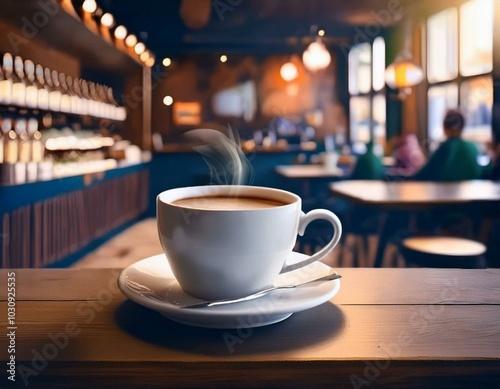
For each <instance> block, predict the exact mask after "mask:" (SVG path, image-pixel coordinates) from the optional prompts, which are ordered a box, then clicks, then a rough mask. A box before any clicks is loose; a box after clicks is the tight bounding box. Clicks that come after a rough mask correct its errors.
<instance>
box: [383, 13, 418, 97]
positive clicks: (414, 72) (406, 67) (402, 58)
mask: <svg viewBox="0 0 500 389" xmlns="http://www.w3.org/2000/svg"><path fill="white" fill-rule="evenodd" d="M405 30H406V31H405V35H404V39H405V41H404V46H403V49H402V50H401V52H400V53H399V54H398V55H397V56H396V59H395V60H394V62H393V63H392V64H390V65H389V66H388V67H387V68H386V69H385V82H386V84H387V85H389V86H390V87H391V88H393V89H403V90H406V89H407V88H410V87H412V86H415V85H417V84H419V83H420V82H422V80H423V79H424V71H423V70H422V68H421V67H420V66H419V65H418V64H417V63H416V62H415V60H414V59H413V56H412V42H411V39H412V36H411V31H412V24H411V22H410V21H408V22H407V23H406V26H405Z"/></svg>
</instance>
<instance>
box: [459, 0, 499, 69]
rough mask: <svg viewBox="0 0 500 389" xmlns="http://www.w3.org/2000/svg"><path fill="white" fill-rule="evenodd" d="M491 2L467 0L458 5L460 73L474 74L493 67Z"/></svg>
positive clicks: (487, 0)
mask: <svg viewBox="0 0 500 389" xmlns="http://www.w3.org/2000/svg"><path fill="white" fill-rule="evenodd" d="M492 15H493V2H492V1H489V0H486V1H485V0H473V1H468V2H467V3H465V4H463V5H462V6H461V7H460V73H461V74H462V75H463V76H474V75H477V74H483V73H487V72H491V70H492V69H493V17H492Z"/></svg>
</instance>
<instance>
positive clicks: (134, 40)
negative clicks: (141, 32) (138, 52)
mask: <svg viewBox="0 0 500 389" xmlns="http://www.w3.org/2000/svg"><path fill="white" fill-rule="evenodd" d="M136 43H137V37H136V36H135V35H134V34H132V35H129V36H128V37H127V38H126V39H125V44H126V45H127V46H128V47H134V46H135V44H136Z"/></svg>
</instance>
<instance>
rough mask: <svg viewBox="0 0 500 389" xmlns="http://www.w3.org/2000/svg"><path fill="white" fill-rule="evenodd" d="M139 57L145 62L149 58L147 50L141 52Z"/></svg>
mask: <svg viewBox="0 0 500 389" xmlns="http://www.w3.org/2000/svg"><path fill="white" fill-rule="evenodd" d="M139 58H140V59H141V61H142V62H146V61H147V60H148V59H149V53H148V52H147V51H145V52H144V53H142V54H141V55H140V57H139Z"/></svg>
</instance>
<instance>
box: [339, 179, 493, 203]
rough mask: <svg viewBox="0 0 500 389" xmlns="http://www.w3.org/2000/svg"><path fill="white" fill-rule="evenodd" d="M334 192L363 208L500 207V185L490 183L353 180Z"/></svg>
mask: <svg viewBox="0 0 500 389" xmlns="http://www.w3.org/2000/svg"><path fill="white" fill-rule="evenodd" d="M330 191H331V192H332V193H333V194H334V195H338V196H341V197H344V198H347V199H349V200H352V201H354V202H357V203H360V204H364V205H382V206H385V207H393V208H398V207H401V208H405V207H419V206H423V207H431V206H440V205H462V204H468V203H475V204H478V203H491V204H500V182H494V181H489V180H474V181H461V182H453V183H443V182H423V181H399V182H391V181H379V180H373V181H369V180H353V181H342V182H335V183H331V184H330Z"/></svg>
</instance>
